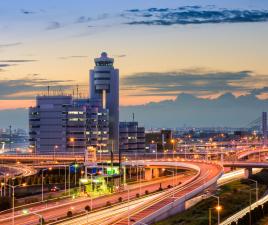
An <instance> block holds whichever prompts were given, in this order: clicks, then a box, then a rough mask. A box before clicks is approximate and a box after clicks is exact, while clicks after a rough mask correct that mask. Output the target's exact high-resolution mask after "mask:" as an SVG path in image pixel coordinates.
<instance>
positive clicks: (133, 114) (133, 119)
mask: <svg viewBox="0 0 268 225" xmlns="http://www.w3.org/2000/svg"><path fill="white" fill-rule="evenodd" d="M132 121H133V122H134V121H135V113H132Z"/></svg>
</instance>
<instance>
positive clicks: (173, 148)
mask: <svg viewBox="0 0 268 225" xmlns="http://www.w3.org/2000/svg"><path fill="white" fill-rule="evenodd" d="M171 144H172V158H173V161H174V153H175V145H174V144H175V140H174V139H171Z"/></svg>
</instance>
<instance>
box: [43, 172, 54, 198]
mask: <svg viewBox="0 0 268 225" xmlns="http://www.w3.org/2000/svg"><path fill="white" fill-rule="evenodd" d="M46 170H52V168H51V167H49V168H48V169H42V202H43V201H44V171H46Z"/></svg>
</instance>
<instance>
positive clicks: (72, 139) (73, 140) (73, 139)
mask: <svg viewBox="0 0 268 225" xmlns="http://www.w3.org/2000/svg"><path fill="white" fill-rule="evenodd" d="M70 142H71V143H72V147H73V156H74V143H75V138H73V137H71V138H70Z"/></svg>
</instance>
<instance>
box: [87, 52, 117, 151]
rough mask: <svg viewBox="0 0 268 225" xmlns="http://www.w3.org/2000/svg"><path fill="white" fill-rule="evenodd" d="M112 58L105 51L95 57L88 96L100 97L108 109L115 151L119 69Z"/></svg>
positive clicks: (110, 131) (110, 135) (111, 138)
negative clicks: (115, 66)
mask: <svg viewBox="0 0 268 225" xmlns="http://www.w3.org/2000/svg"><path fill="white" fill-rule="evenodd" d="M113 63H114V59H113V58H109V57H108V55H107V53H106V52H103V53H101V56H100V58H95V67H94V69H93V70H90V79H89V82H90V84H89V87H90V94H89V95H90V98H92V99H102V106H103V108H104V109H108V110H109V137H110V141H111V144H112V145H113V149H114V151H115V152H118V151H119V70H118V69H115V68H114V66H113Z"/></svg>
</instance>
